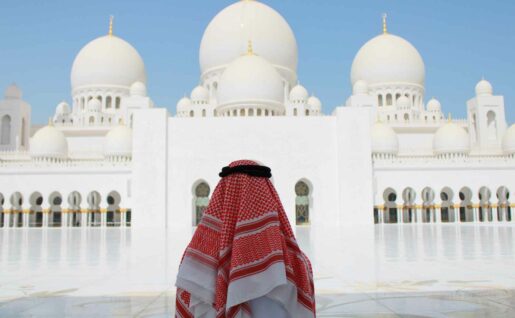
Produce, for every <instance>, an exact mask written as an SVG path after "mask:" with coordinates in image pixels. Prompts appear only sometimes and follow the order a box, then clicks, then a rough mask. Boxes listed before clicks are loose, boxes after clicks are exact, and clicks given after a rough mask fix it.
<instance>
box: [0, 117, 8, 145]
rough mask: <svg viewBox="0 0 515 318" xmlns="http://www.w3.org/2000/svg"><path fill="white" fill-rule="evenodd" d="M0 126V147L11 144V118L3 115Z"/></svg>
mask: <svg viewBox="0 0 515 318" xmlns="http://www.w3.org/2000/svg"><path fill="white" fill-rule="evenodd" d="M0 125H1V129H0V134H1V136H0V145H9V144H10V143H11V116H9V115H4V117H2V120H1V122H0Z"/></svg>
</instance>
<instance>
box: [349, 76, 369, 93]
mask: <svg viewBox="0 0 515 318" xmlns="http://www.w3.org/2000/svg"><path fill="white" fill-rule="evenodd" d="M352 94H354V95H367V94H368V84H367V82H366V81H364V80H358V81H357V82H356V83H354V85H353V86H352Z"/></svg>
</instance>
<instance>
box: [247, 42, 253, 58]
mask: <svg viewBox="0 0 515 318" xmlns="http://www.w3.org/2000/svg"><path fill="white" fill-rule="evenodd" d="M247 55H254V48H253V47H252V40H249V42H248V44H247Z"/></svg>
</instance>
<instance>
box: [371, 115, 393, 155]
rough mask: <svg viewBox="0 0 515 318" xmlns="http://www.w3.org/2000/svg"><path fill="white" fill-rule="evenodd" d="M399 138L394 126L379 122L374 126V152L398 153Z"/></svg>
mask: <svg viewBox="0 0 515 318" xmlns="http://www.w3.org/2000/svg"><path fill="white" fill-rule="evenodd" d="M398 152H399V139H398V137H397V134H396V133H395V131H394V130H393V128H392V127H390V126H388V125H386V124H383V123H381V122H377V123H375V124H374V126H372V153H377V154H390V155H396V154H397V153H398Z"/></svg>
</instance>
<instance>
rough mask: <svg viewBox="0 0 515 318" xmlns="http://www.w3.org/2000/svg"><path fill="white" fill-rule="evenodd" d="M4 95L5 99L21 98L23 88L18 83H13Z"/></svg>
mask: <svg viewBox="0 0 515 318" xmlns="http://www.w3.org/2000/svg"><path fill="white" fill-rule="evenodd" d="M4 97H5V99H21V97H22V92H21V89H20V88H19V87H18V86H17V85H16V84H14V83H12V84H11V85H9V86H7V88H6V89H5V93H4Z"/></svg>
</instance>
